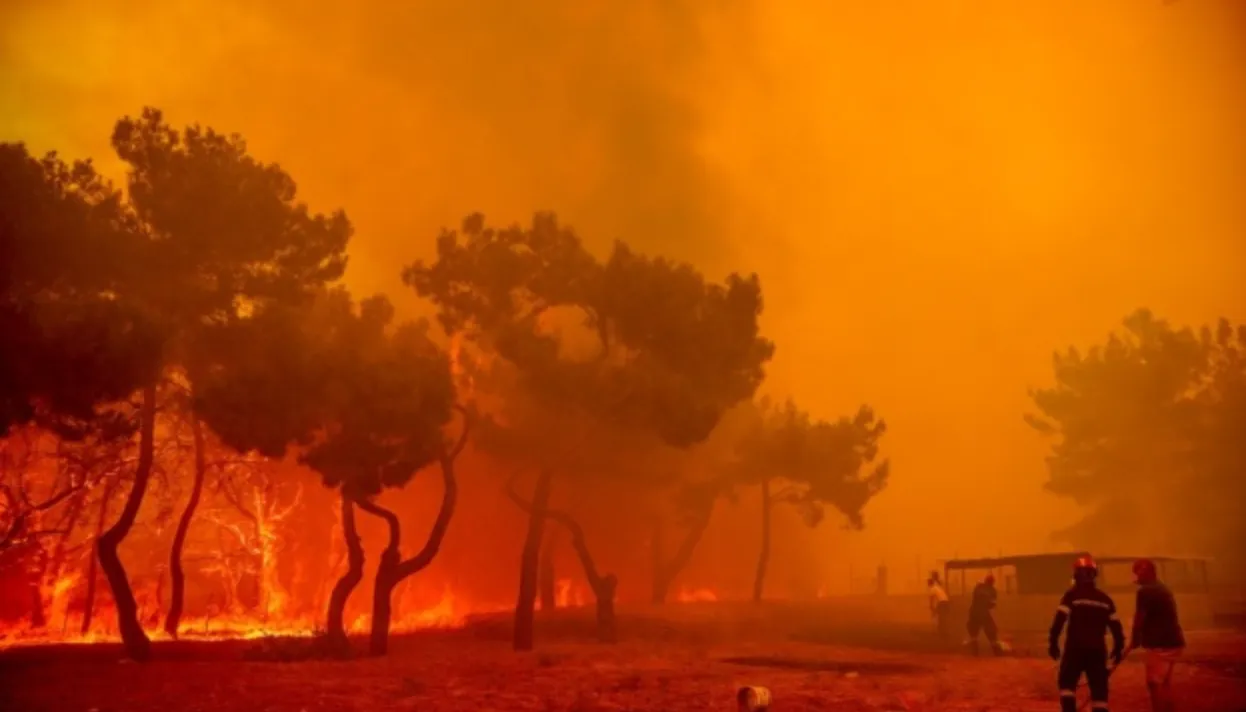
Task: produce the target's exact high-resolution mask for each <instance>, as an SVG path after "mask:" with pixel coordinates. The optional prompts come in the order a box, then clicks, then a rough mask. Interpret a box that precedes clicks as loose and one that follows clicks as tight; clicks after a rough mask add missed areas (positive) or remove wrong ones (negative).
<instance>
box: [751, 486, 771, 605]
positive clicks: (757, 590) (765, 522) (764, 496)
mask: <svg viewBox="0 0 1246 712" xmlns="http://www.w3.org/2000/svg"><path fill="white" fill-rule="evenodd" d="M769 564H770V480H769V479H768V478H767V479H764V480H762V481H761V553H760V554H758V556H757V575H756V577H755V578H754V579H753V601H754V602H755V603H756V602H760V601H761V593H762V588H763V587H764V586H765V583H766V566H767V565H769Z"/></svg>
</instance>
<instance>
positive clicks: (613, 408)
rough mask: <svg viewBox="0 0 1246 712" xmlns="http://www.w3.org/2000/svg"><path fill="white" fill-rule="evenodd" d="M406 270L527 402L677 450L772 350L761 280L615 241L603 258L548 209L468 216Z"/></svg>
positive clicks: (741, 388) (741, 389)
mask: <svg viewBox="0 0 1246 712" xmlns="http://www.w3.org/2000/svg"><path fill="white" fill-rule="evenodd" d="M403 276H404V280H405V281H406V282H407V284H409V285H411V286H412V287H414V289H415V290H416V292H417V293H418V294H419V295H420V296H422V297H425V298H428V299H430V300H431V301H432V302H433V303H434V304H436V305H437V307H438V309H439V313H438V317H439V319H440V321H441V324H442V326H443V327H444V328H445V329H446V331H447V332H449V333H460V332H461V333H464V334H466V335H467V336H468V337H469V338H470V339H472V340H473V341H474V342H476V343H477V344H478V345H480V346H481V347H482V348H484V349H486V350H489V351H491V352H494V353H496V354H497V355H498V356H500V357H501V358H502V359H504V360H505V361H507V362H509V363H510V364H512V365H513V366H514V367H515V369H516V371H517V373H518V375H519V379H520V382H521V385H522V386H523V387H525V388H526V389H527V390H528V392H529V393H531V394H533V396H534V397H537V398H539V399H541V400H543V401H544V402H546V403H548V404H549V405H551V406H553V407H556V408H559V409H570V410H573V411H576V412H581V413H584V414H585V415H588V416H590V417H592V418H594V419H597V420H599V421H601V422H605V423H610V424H613V425H618V426H623V427H628V428H636V429H640V430H643V431H647V432H651V433H653V434H654V435H656V436H657V437H658V438H659V439H660V440H661V441H663V442H665V443H667V444H670V445H673V446H677V447H684V446H687V445H690V444H692V443H695V442H699V441H701V440H703V439H705V437H707V436H708V435H709V432H710V431H711V430H712V429H713V428H714V426H715V424H716V423H717V422H718V419H719V418H720V417H721V415H722V413H723V412H724V411H725V410H727V409H728V408H730V407H731V406H732V405H734V404H735V403H737V402H739V401H741V400H744V399H747V398H749V397H751V396H752V394H753V393H754V392H755V391H756V389H757V387H758V386H759V385H760V384H761V380H762V377H763V375H764V372H763V367H764V365H765V363H766V362H767V361H768V360H769V359H770V357H771V355H772V354H773V351H774V346H773V344H771V343H770V342H769V341H768V340H766V339H764V338H762V337H761V336H760V335H759V329H758V324H757V318H758V316H759V314H760V313H761V308H762V299H761V285H760V283H759V281H758V280H757V278H756V276H750V277H747V278H745V277H740V276H738V275H731V276H729V277H728V278H727V280H726V281H725V282H724V283H723V284H713V283H707V282H706V280H705V278H704V277H703V276H702V275H701V274H700V273H698V272H697V271H696V270H695V269H693V268H692V267H691V266H689V265H686V264H677V263H672V262H670V261H667V260H664V259H661V258H649V257H646V256H643V255H638V254H636V253H634V252H632V251H631V250H630V249H628V248H627V246H626V245H624V244H622V243H616V244H615V247H614V250H613V251H612V253H611V254H610V256H609V258H608V259H607V260H606V261H604V262H603V261H601V260H598V259H597V258H596V257H594V256H593V255H592V254H591V253H590V252H589V251H588V250H587V249H586V248H585V246H584V245H583V243H582V242H581V241H580V239H579V237H578V236H577V235H576V234H575V233H574V232H573V231H572V230H571V229H570V228H567V227H565V226H563V225H560V224H559V223H558V221H557V219H556V218H555V217H554V216H553V215H552V214H548V213H539V214H537V215H536V216H535V217H534V218H533V220H532V222H531V224H530V225H528V226H527V227H521V226H519V225H514V226H511V227H508V228H504V229H496V228H492V227H488V226H486V224H485V221H484V218H483V216H481V215H478V214H477V215H471V216H469V217H468V218H466V219H465V220H464V221H463V224H462V227H461V229H460V230H459V231H452V230H447V231H443V232H442V234H441V235H440V236H439V237H438V239H437V258H436V260H435V261H434V262H432V263H431V264H427V263H424V262H422V261H417V262H415V263H414V264H412V265H411V266H409V267H408V268H407V269H406V270H405V272H404V275H403Z"/></svg>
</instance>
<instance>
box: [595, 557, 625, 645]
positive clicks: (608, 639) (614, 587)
mask: <svg viewBox="0 0 1246 712" xmlns="http://www.w3.org/2000/svg"><path fill="white" fill-rule="evenodd" d="M618 588H619V580H618V579H617V578H615V576H614V574H606V575H605V576H604V577H602V578H600V579H598V580H597V581H596V582H595V585H594V586H593V595H594V596H596V597H597V640H599V641H601V642H602V643H614V642H617V641H618V639H619V636H618V625H617V623H616V619H615V617H614V598H615V593H616V592H617V591H618Z"/></svg>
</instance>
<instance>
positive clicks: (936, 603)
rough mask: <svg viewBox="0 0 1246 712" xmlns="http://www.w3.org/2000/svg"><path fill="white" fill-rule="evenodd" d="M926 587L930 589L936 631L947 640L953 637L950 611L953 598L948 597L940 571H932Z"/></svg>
mask: <svg viewBox="0 0 1246 712" xmlns="http://www.w3.org/2000/svg"><path fill="white" fill-rule="evenodd" d="M926 587H927V588H928V589H930V617H931V618H933V619H934V620H935V633H936V634H937V635H938V636H939V639H940V640H943V641H947V640H949V639H950V638H951V637H952V630H951V623H952V616H951V613H950V611H949V609H950V608H951V600H950V599H949V598H948V595H947V589H945V588H944V587H943V582H942V581H940V580H939V572H938V571H931V572H930V578H928V579H926Z"/></svg>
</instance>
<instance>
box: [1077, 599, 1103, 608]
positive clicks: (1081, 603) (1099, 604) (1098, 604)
mask: <svg viewBox="0 0 1246 712" xmlns="http://www.w3.org/2000/svg"><path fill="white" fill-rule="evenodd" d="M1073 605H1075V606H1094V607H1095V608H1111V607H1112V606H1111V605H1109V604H1107V603H1104V602H1103V601H1092V600H1090V599H1089V598H1079V599H1077V600H1076V601H1073Z"/></svg>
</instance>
